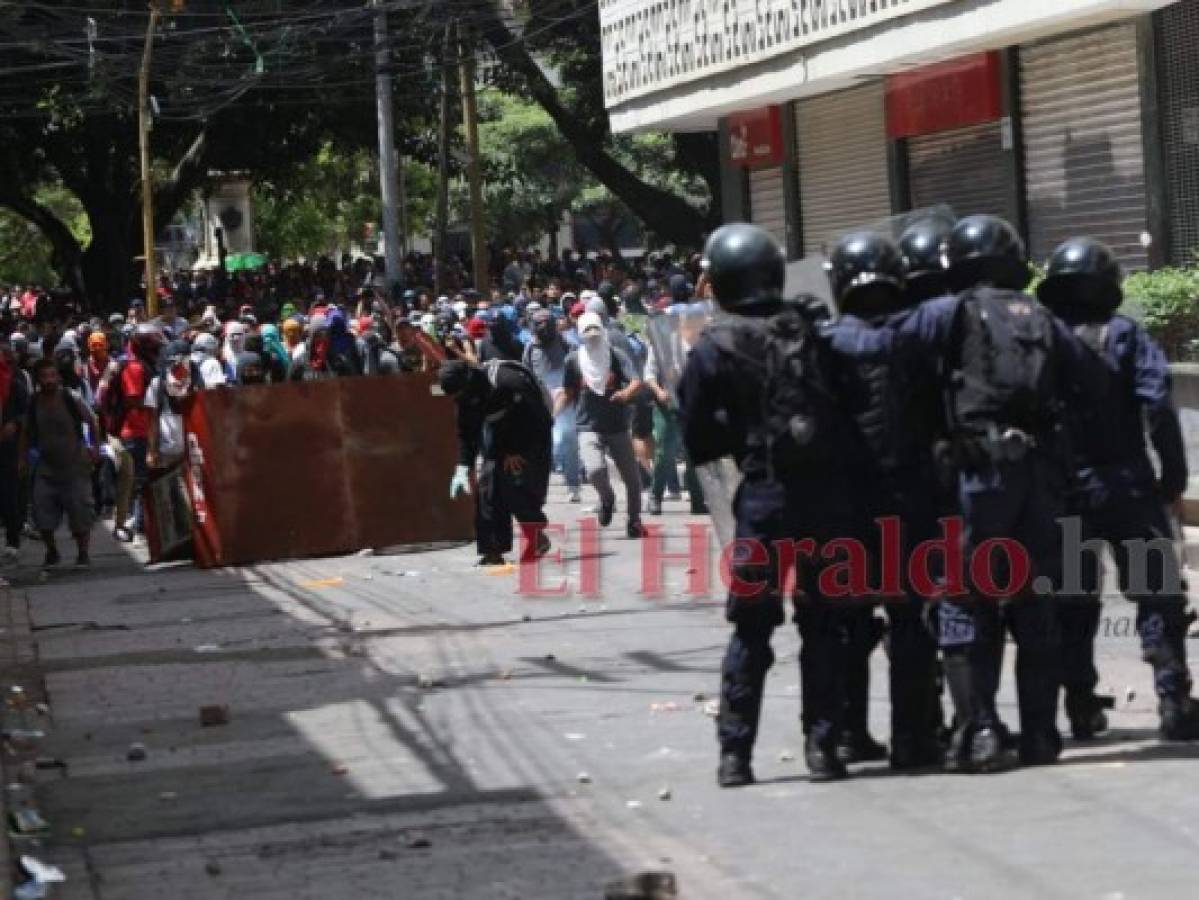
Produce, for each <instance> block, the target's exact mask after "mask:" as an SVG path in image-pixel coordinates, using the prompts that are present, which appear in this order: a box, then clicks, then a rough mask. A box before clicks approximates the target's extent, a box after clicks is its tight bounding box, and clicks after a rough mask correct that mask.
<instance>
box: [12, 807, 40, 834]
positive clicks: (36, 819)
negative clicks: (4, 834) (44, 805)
mask: <svg viewBox="0 0 1199 900" xmlns="http://www.w3.org/2000/svg"><path fill="white" fill-rule="evenodd" d="M8 818H9V821H11V822H12V830H13V833H14V834H16V835H22V836H23V835H29V834H45V833H46V832H48V831H49V830H50V823H49V822H47V821H46V820H45V819H43V818H42V814H41V813H39V812H38V811H37V810H36V809H31V808H29V807H26V808H25V809H16V810H13V811H12V812H11V813H9V815H8Z"/></svg>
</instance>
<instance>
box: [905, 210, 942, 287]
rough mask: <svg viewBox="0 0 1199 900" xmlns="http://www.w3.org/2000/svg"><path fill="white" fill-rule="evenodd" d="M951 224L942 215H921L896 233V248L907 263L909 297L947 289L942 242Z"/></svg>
mask: <svg viewBox="0 0 1199 900" xmlns="http://www.w3.org/2000/svg"><path fill="white" fill-rule="evenodd" d="M952 230H953V224H952V223H950V222H947V221H945V220H944V219H936V218H930V219H921V220H920V221H919V222H914V223H913V224H911V225H909V226H908V227H907V228H906V229H904V232H903V234H901V235H900V236H899V252H900V254H901V255H902V256H903V261H904V264H905V265H906V267H907V292H908V300H909V301H910V302H912V303H920V302H922V301H924V300H930V299H932V298H933V297H940V296H941V295H942V294H947V293H949V274H948V273H947V272H946V271H945V256H944V254H945V242H946V241H947V240H949V233H950V231H952Z"/></svg>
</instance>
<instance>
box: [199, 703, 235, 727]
mask: <svg viewBox="0 0 1199 900" xmlns="http://www.w3.org/2000/svg"><path fill="white" fill-rule="evenodd" d="M228 724H229V707H228V706H225V705H223V704H219V703H210V704H209V705H207V706H201V707H200V725H202V726H203V727H205V728H210V727H213V726H215V725H228Z"/></svg>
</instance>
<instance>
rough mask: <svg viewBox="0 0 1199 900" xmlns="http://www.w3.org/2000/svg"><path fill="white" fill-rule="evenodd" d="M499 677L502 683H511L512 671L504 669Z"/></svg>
mask: <svg viewBox="0 0 1199 900" xmlns="http://www.w3.org/2000/svg"><path fill="white" fill-rule="evenodd" d="M497 677H498V678H499V679H500V681H509V680H510V679H511V678H512V670H511V669H504V670H503V671H502V672H500V674H499V675H498V676H497Z"/></svg>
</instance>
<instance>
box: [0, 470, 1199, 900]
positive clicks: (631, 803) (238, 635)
mask: <svg viewBox="0 0 1199 900" xmlns="http://www.w3.org/2000/svg"><path fill="white" fill-rule="evenodd" d="M552 496H553V498H554V501H555V502H553V503H552V504H551V506H550V508H549V510H548V513H549V515H550V518H551V520H553V521H559V522H568V523H570V522H573V520H574V519H575V518H576V517H577V516H579V515H580V507H579V506H577V505H570V504H566V503H564V502H558V501H561V500H563V499H564V495H563V494H562V492H561V491H560V489H558V488H554V489H553V490H552ZM667 508H668V511H667V515H665V516H663V517H662V518H661V519H660V520H652V519H651V520H650V521H652V522H654V524H659V523H660V524H664V525H665V526H666V531H667V535H668V548H669V549H674V550H678V549H682V546H683V544H684V541H685V538H684V528H685V525H686V523H687V522H688V521H690V519H689V518H688V517H687V516H686V515H684V514H683V513H682V512H681V510H682V509H683V504H667ZM620 522H621V518H620V516H619V515H618V516H617V523H618V524H619V523H620ZM622 535H623V529H622V528H616V527H613V528H612V529H609V530H608V531H607V532H605V534H604V539H603V543H602V545H601V547H600V550H599V554H598V556H599V559H600V562H601V565H602V573H601V574H602V585H603V595H602V597H599V598H580V597H578V596H572V597H567V598H549V597H541V598H531V597H522V596H519V595H517V593H516V590H515V588H516V576H515V575H514V574H511V573H506V574H498V575H495V574H487V573H484V572H482V571H479V570H476V569H474V568H473V567H472V563H473V561H474V552H473V548H470V547H463V548H460V549H455V550H446V551H439V552H433V553H418V554H412V555H407V556H356V557H350V558H344V559H328V560H312V561H305V562H295V563H279V564H272V565H263V566H255V567H249V568H246V569H242V570H238V571H214V572H199V571H195V570H193V569H190V568H187V567H176V568H171V569H166V570H162V571H157V572H146V571H144V570H143V569H142V568H141V567H140V566H139V565H138V564H136V563H135V562H134V561H133V560H131V559H130V558H129V556H128V555H127V554H126V553H125V551H124V549H123V548H118V547H116V546H114V545H112V544H110V543H107V542H106V541H100V542H98V544H97V554H96V559H97V565H96V570H95V571H94V572H91V573H87V574H83V575H76V574H65V575H62V576H56V577H55V578H53V579H52V580H50V581H49V582H46V583H40V582H38V581H37V579H36V575H35V574H34V573H33V571H32V570H24V569H22V570H19V572H18V578H17V581H18V583H19V584H20V585H21V589H20V590H14V591H11V592H10V593H9V595H8V597H7V598H5V605H6V609H7V610H8V612H6V615H7V616H8V617H9V621H10V622H11V623H19V622H20V617H21V615H22V613H21V600H22V597H23V596H25V595H26V594H27V596H28V599H29V609H30V610H31V615H32V628H33V637H34V638H35V640H36V644H37V663H38V671H40V673H41V674H42V676H43V677H44V681H45V687H46V692H47V696H48V698H49V702H50V704H51V710H52V723H48V724H51V725H52V727H51V728H50V733H49V735H48V736H47V738H46V739H45V741H43V742H41V746H40V747H39V749H38V753H39V754H40V755H43V756H45V757H52V758H55V759H57V760H61V761H62V763H63V764H64V767H63V768H61V769H35V770H32V771H29V770H25V771H23V775H25V776H28V777H29V778H31V779H32V780H34V781H35V782H36V790H35V794H34V796H35V798H36V807H37V809H38V810H39V811H40V812H41V813H42V814H43V815H44V816H45V818H46V819H47V820H48V822H49V823H50V827H51V835H50V836H49V838H48V839H47V841H46V843H45V845H44V846H43V847H40V848H38V850H37V851H36V853H35V855H38V856H39V858H43V859H45V860H47V861H49V862H52V863H54V864H56V865H59V866H61V867H62V868H63V869H64V871H65V872H66V874H67V876H68V881H67V883H66V884H65V885H63V886H61V888H59V889H56V891H55V892H54V893H52V894H51V896H52V897H57V898H69V900H75V898H80V900H82V898H86V900H114V898H116V900H143V898H145V900H151V898H154V900H157V898H162V897H170V898H172V900H190V898H197V900H198V898H205V900H207V898H213V897H238V898H240V897H254V898H280V900H283V898H287V900H300V898H314V900H315V898H320V900H331V898H337V900H341V898H346V900H351V898H352V900H359V898H374V897H378V898H388V900H394V898H396V897H404V898H407V897H412V898H420V900H427V898H464V897H465V898H484V897H485V898H497V897H503V898H546V900H560V898H574V897H577V898H580V900H583V898H588V900H598V898H601V897H602V896H603V885H604V884H605V882H606V881H608V880H609V879H611V878H615V877H617V876H619V875H621V874H625V873H632V872H637V871H644V870H668V871H672V872H675V873H676V874H677V876H678V878H679V882H680V896H682V897H685V898H688V900H694V898H707V897H712V898H723V900H728V898H742V897H794V896H797V895H802V896H804V897H837V898H843V897H846V896H853V897H866V898H873V897H880V898H882V897H896V896H912V897H932V896H968V897H971V898H990V897H996V898H998V897H1011V896H1036V897H1077V896H1095V897H1099V896H1109V897H1114V896H1118V895H1123V896H1129V897H1132V896H1135V897H1138V898H1139V897H1175V896H1185V895H1188V894H1189V893H1190V892H1191V885H1192V884H1193V882H1194V879H1195V877H1196V876H1199V862H1197V861H1196V859H1197V858H1196V853H1195V850H1196V844H1197V841H1196V838H1195V837H1194V836H1193V834H1192V831H1193V829H1192V828H1191V825H1190V823H1192V822H1194V821H1195V819H1196V817H1199V797H1196V796H1195V794H1194V792H1191V791H1187V790H1180V786H1181V785H1182V784H1185V783H1188V782H1189V780H1190V779H1192V778H1194V777H1195V775H1196V774H1197V773H1199V765H1197V763H1196V760H1197V759H1199V748H1192V747H1185V746H1183V747H1180V746H1162V745H1159V744H1158V743H1157V742H1156V740H1155V732H1154V728H1155V725H1156V715H1155V710H1154V707H1155V702H1154V700H1153V698H1152V690H1151V685H1150V678H1149V671H1148V669H1147V667H1145V666H1144V665H1143V664H1142V663H1141V662H1140V661H1139V659H1138V655H1139V654H1138V651H1137V647H1136V642H1135V639H1133V638H1132V637H1131V636H1130V635H1131V631H1130V630H1126V629H1125V628H1124V623H1131V619H1132V612H1133V611H1132V607H1131V606H1130V605H1129V604H1126V603H1124V602H1123V601H1114V602H1113V603H1112V605H1111V607H1110V609H1109V610H1108V615H1109V620H1108V623H1109V624H1110V625H1111V626H1112V627H1110V628H1105V631H1104V633H1103V634H1104V636H1103V637H1102V638H1101V640H1100V642H1099V656H1100V660H1101V666H1102V672H1103V687H1104V688H1106V689H1107V690H1108V691H1109V692H1112V693H1115V694H1116V695H1117V696H1118V698H1119V701H1120V702H1119V704H1118V708H1117V709H1116V710H1115V711H1114V714H1113V736H1112V737H1111V738H1109V739H1107V740H1104V741H1101V742H1097V743H1094V744H1091V745H1087V746H1071V747H1070V749H1069V751H1068V754H1067V759H1066V761H1065V762H1064V763H1063V764H1061V765H1059V766H1057V767H1053V768H1049V769H1035V770H1025V771H1018V772H1013V773H1009V774H1005V775H1000V776H993V777H989V778H961V777H958V778H955V777H950V776H941V775H930V776H924V777H902V778H901V777H892V776H890V775H889V774H888V773H887V772H886V769H885V767H879V766H875V767H868V768H867V769H865V770H864V771H863V772H862V773H861V774H859V775H858V777H855V778H853V779H851V780H850V781H848V782H845V783H841V784H828V785H813V784H809V783H808V782H807V779H806V775H805V773H804V768H803V764H802V762H801V761H797V760H801V759H802V752H801V746H800V739H799V734H798V727H797V724H796V715H797V712H798V674H797V671H796V666H795V652H796V646H797V642H796V639H795V636H794V631H793V629H791V628H785V629H780V630H779V632H778V634H777V636H776V640H775V652H776V655H777V658H778V661H777V663H776V665H775V667H774V670H773V671H772V674H771V677H770V680H769V682H768V692H769V695H768V701H767V707H766V709H765V711H764V716H763V724H762V734H761V738H760V742H759V747H760V750H759V754H758V757H757V760H756V768H757V772H758V777H759V780H760V782H761V783H760V784H759V785H758V786H756V787H754V788H750V789H745V790H741V791H735V792H728V791H725V792H722V791H720V790H718V789H717V788H716V787H715V784H714V782H713V775H714V770H715V762H716V746H715V742H714V740H713V730H712V720H711V718H709V716H708V715H707V712H708V711H709V709H710V703H711V700H712V698H713V697H714V694H715V691H716V689H717V687H718V670H719V663H720V658H721V654H722V653H723V648H724V644H725V641H726V640H727V626H726V625H725V624H724V622H723V616H722V606H723V604H722V601H721V600H720V598H719V597H716V596H712V597H709V598H707V599H695V598H691V597H688V596H686V595H685V593H684V582H685V580H686V578H687V577H688V576H687V573H685V572H684V571H683V564H679V565H676V566H674V567H673V568H670V569H669V570H668V572H667V579H666V590H665V596H664V597H662V598H650V597H645V596H642V595H640V594H638V593H637V586H638V584H639V580H640V576H641V569H640V557H639V556H638V550H639V549H640V547H639V545H638V544H637V543H636V542H631V541H627V540H625V539H624V538H623V536H622ZM558 544H559V547H561V548H562V549H563V551H564V558H565V559H566V560H567V561H568V567H569V568H570V569H571V572H572V573H573V572H574V571H575V569H576V567H577V565H578V561H579V553H578V550H577V547H576V546H575V545H574V542H573V538H572V539H571V540H570V541H565V542H564V541H558ZM35 550H40V548H31V549H30V550H29V551H28V553H34V552H35ZM554 575H555V571H554V569H553V567H549V568H547V570H546V576H547V577H546V581H547V582H549V581H552V580H553V576H554ZM13 627H16V625H15V624H14V625H13ZM16 652H17V651H13V653H16ZM1012 655H1013V654H1009V662H1008V666H1009V670H1010V665H1011V662H1010V657H1011V656H1012ZM18 662H20V659H18ZM1010 682H1011V679H1010V671H1009V673H1008V675H1007V677H1006V679H1005V687H1004V692H1003V707H1002V712H1003V715H1004V717H1005V718H1006V719H1007V720H1008V721H1010V722H1012V723H1013V724H1014V723H1015V722H1016V720H1017V717H1016V713H1015V710H1014V702H1013V696H1012V687H1011V683H1010ZM886 694H887V690H886V678H885V658H884V656H883V654H881V653H880V654H876V655H875V674H874V681H873V684H872V710H871V715H872V726H873V728H874V730H875V733H876V735H877V736H879V737H885V736H886V730H887V729H886V717H887V708H886ZM204 706H214V707H222V706H227V707H228V711H229V719H228V722H227V724H213V725H207V726H206V725H203V724H202V723H201V712H200V708H201V707H204ZM207 715H210V716H211V715H216V716H217V717H218V718H219V714H216V713H208V714H207ZM135 744H141V745H143V746H144V748H145V754H146V758H145V759H144V760H143V761H130V759H129V754H130V751H131V749H135V748H134V745H135ZM133 755H134V756H136V755H137V753H136V752H135V753H134V754H133ZM7 776H8V779H10V780H11V778H12V773H7Z"/></svg>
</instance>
